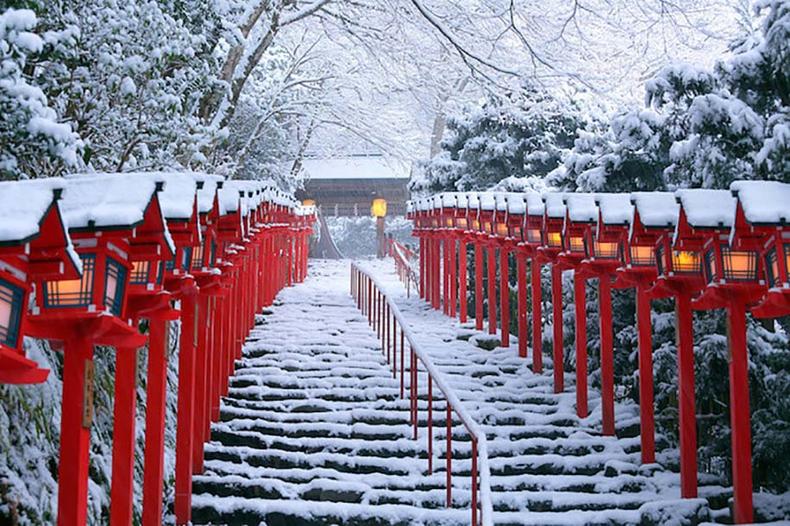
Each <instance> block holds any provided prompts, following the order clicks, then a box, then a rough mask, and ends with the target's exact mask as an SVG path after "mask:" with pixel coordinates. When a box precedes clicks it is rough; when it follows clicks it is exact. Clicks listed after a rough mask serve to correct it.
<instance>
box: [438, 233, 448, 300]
mask: <svg viewBox="0 0 790 526" xmlns="http://www.w3.org/2000/svg"><path fill="white" fill-rule="evenodd" d="M439 246H440V247H441V248H440V250H441V253H442V298H443V301H442V312H444V313H445V314H450V240H449V239H441V240H439Z"/></svg>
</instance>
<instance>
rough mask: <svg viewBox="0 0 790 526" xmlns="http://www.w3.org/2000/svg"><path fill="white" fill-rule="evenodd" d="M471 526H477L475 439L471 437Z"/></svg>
mask: <svg viewBox="0 0 790 526" xmlns="http://www.w3.org/2000/svg"><path fill="white" fill-rule="evenodd" d="M472 526H477V439H476V438H475V437H472Z"/></svg>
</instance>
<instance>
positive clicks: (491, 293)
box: [486, 245, 496, 334]
mask: <svg viewBox="0 0 790 526" xmlns="http://www.w3.org/2000/svg"><path fill="white" fill-rule="evenodd" d="M486 251H487V252H488V334H496V247H494V246H493V245H489V246H488V247H486Z"/></svg>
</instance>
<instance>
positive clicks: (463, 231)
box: [454, 193, 474, 323]
mask: <svg viewBox="0 0 790 526" xmlns="http://www.w3.org/2000/svg"><path fill="white" fill-rule="evenodd" d="M454 226H455V235H456V237H457V238H458V317H459V320H460V322H461V323H466V322H467V318H468V305H467V284H468V283H469V279H468V277H467V261H466V252H467V250H466V247H467V245H468V244H469V243H470V242H473V239H474V236H473V235H472V231H471V228H470V224H469V198H468V196H467V194H463V193H461V194H456V196H455V223H454Z"/></svg>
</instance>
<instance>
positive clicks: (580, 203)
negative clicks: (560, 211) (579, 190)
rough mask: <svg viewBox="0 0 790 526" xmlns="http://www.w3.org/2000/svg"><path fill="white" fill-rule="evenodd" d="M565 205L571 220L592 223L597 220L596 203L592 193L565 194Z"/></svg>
mask: <svg viewBox="0 0 790 526" xmlns="http://www.w3.org/2000/svg"><path fill="white" fill-rule="evenodd" d="M565 206H566V207H567V209H568V218H569V219H570V220H571V221H580V222H585V223H593V222H595V221H598V205H597V204H596V203H595V195H594V194H575V193H573V194H571V193H569V194H565Z"/></svg>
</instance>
